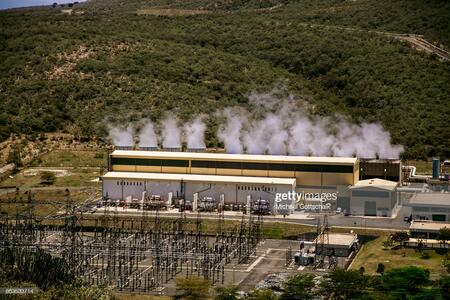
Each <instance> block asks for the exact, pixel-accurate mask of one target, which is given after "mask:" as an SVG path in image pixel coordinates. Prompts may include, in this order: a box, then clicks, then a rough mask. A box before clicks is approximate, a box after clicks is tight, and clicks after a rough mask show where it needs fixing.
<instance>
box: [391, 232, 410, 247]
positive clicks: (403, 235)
mask: <svg viewBox="0 0 450 300" xmlns="http://www.w3.org/2000/svg"><path fill="white" fill-rule="evenodd" d="M392 240H393V241H395V242H397V243H398V244H399V245H400V246H404V244H405V242H406V241H407V240H409V234H408V232H406V231H398V232H395V233H394V234H393V235H392Z"/></svg>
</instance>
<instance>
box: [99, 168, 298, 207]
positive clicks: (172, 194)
mask: <svg viewBox="0 0 450 300" xmlns="http://www.w3.org/2000/svg"><path fill="white" fill-rule="evenodd" d="M102 182H103V185H102V194H103V197H104V198H106V199H111V200H122V201H130V202H136V201H140V199H142V201H143V199H144V197H145V196H146V195H147V196H153V195H155V196H158V198H159V199H161V200H162V201H168V202H171V198H182V199H184V200H186V201H190V202H191V203H192V202H193V201H194V199H195V198H197V199H198V201H201V199H205V198H208V199H212V200H213V201H219V200H220V199H223V200H224V202H225V204H236V205H246V204H247V201H248V199H251V200H252V201H253V200H259V199H264V200H267V201H269V202H270V207H271V208H272V212H273V213H289V212H291V211H292V210H293V208H294V205H293V204H294V203H293V199H292V198H291V199H288V198H286V197H282V196H283V194H284V195H287V194H288V193H289V194H292V193H293V191H294V190H295V186H296V180H295V179H294V178H272V177H247V176H217V175H197V174H166V173H140V172H108V173H106V174H105V175H103V176H102ZM277 196H278V199H277ZM168 204H170V203H168Z"/></svg>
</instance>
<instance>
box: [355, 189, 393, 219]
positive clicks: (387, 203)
mask: <svg viewBox="0 0 450 300" xmlns="http://www.w3.org/2000/svg"><path fill="white" fill-rule="evenodd" d="M396 204H397V193H396V192H395V191H387V190H381V189H377V188H370V187H366V188H360V189H353V190H352V192H351V200H350V213H351V214H352V215H357V216H364V215H365V216H382V217H390V216H391V215H392V209H393V208H394V207H395V205H396Z"/></svg>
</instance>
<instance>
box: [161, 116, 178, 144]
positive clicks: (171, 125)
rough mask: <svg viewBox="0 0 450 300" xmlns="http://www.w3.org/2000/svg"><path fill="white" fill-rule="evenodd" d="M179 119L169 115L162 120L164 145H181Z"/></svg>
mask: <svg viewBox="0 0 450 300" xmlns="http://www.w3.org/2000/svg"><path fill="white" fill-rule="evenodd" d="M177 123H178V119H177V118H176V117H172V116H170V115H167V116H166V118H165V119H164V120H163V121H162V122H161V125H162V132H161V134H162V145H163V147H164V148H179V147H181V129H180V128H179V127H178V124H177Z"/></svg>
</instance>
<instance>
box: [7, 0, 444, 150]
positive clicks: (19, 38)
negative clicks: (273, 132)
mask: <svg viewBox="0 0 450 300" xmlns="http://www.w3.org/2000/svg"><path fill="white" fill-rule="evenodd" d="M280 2H282V3H287V4H285V5H284V6H281V8H279V9H276V10H273V11H270V12H267V11H266V12H261V11H255V10H254V9H255V8H261V7H270V6H273V5H276V4H278V3H280ZM391 2H392V1H387V0H386V1H371V0H370V1H369V0H363V1H356V2H349V1H345V2H343V1H330V0H321V1H315V2H311V1H303V0H299V1H216V2H214V3H215V4H216V5H212V3H213V1H206V0H201V1H187V2H186V1H183V2H181V1H162V0H158V1H151V2H148V1H140V0H134V1H127V2H126V3H125V2H121V1H118V0H112V1H103V0H96V1H92V2H91V3H89V4H87V5H86V6H79V7H78V8H75V11H77V10H78V11H83V12H84V14H80V15H76V14H75V15H72V16H64V15H62V14H61V13H60V11H59V10H58V9H56V10H52V9H42V10H30V11H25V12H0V25H1V26H0V28H1V29H0V40H4V41H5V43H0V44H2V45H3V46H0V58H1V60H2V61H3V63H1V64H0V71H1V72H0V80H1V81H0V83H1V87H2V91H4V93H2V94H1V95H0V100H2V101H0V120H1V121H0V136H1V135H3V136H5V135H7V134H9V132H18V131H22V132H32V131H40V130H44V131H53V130H58V129H63V128H65V129H68V130H69V131H71V132H74V131H75V132H82V133H83V134H84V135H92V134H98V133H100V134H101V133H102V132H101V130H100V129H101V128H100V127H101V126H99V124H98V123H99V122H101V121H103V120H105V118H106V116H112V117H114V118H115V119H119V121H125V119H130V118H131V119H132V120H137V119H140V118H142V117H150V118H153V119H158V118H159V117H160V115H161V113H162V112H164V111H167V110H172V111H175V112H177V113H179V114H180V115H181V116H182V118H184V119H188V118H189V117H190V116H191V115H192V114H193V113H208V114H210V113H211V112H213V111H215V110H216V109H220V108H222V107H226V106H230V105H243V106H246V105H247V103H246V99H245V94H246V93H248V92H250V91H252V90H267V89H270V88H271V87H272V86H273V85H274V84H275V83H277V82H280V81H282V82H283V83H284V84H285V85H286V86H287V87H288V89H289V90H290V91H292V92H294V93H295V94H297V95H302V96H303V97H304V98H307V99H309V101H310V102H312V103H313V104H314V108H315V111H314V112H315V113H318V114H330V113H332V112H336V111H337V112H340V113H343V114H345V115H348V116H350V117H352V118H353V119H354V120H355V121H362V120H368V121H381V122H382V123H383V124H384V125H385V127H386V128H387V129H388V130H389V131H390V132H391V133H392V135H393V138H394V140H395V141H396V142H400V143H402V144H404V145H405V146H406V147H407V152H406V153H405V155H406V156H407V157H425V156H431V155H435V154H437V153H439V154H441V155H447V156H450V153H449V151H450V150H449V149H450V130H448V124H447V123H448V120H447V117H446V116H448V114H449V113H450V106H448V105H447V104H448V100H449V99H450V87H449V85H448V83H447V82H448V78H449V77H450V64H448V63H442V62H439V61H437V60H436V59H435V58H433V57H431V56H429V55H425V54H423V53H419V52H416V51H415V50H412V49H410V47H409V46H408V45H405V44H403V43H400V42H397V41H393V40H390V39H388V38H386V37H383V36H379V35H376V34H367V33H365V32H353V33H351V34H349V32H348V31H345V30H340V29H333V28H327V27H313V28H311V27H308V26H305V23H314V24H317V23H322V24H327V25H345V26H351V27H356V28H363V29H377V30H389V31H395V32H414V33H422V34H425V35H426V37H429V38H430V39H432V40H434V41H440V42H442V43H447V40H448V31H446V30H445V29H446V28H447V25H448V21H447V19H445V18H443V17H442V16H445V15H448V14H447V13H446V12H448V11H449V7H448V4H446V3H445V2H442V1H437V0H436V1H432V2H431V3H427V6H426V7H423V5H422V4H420V3H419V2H418V1H414V3H412V1H396V2H395V3H391ZM151 7H158V8H167V7H171V8H189V9H203V8H206V9H210V10H213V11H214V13H212V14H207V15H197V16H195V15H194V16H184V17H174V18H169V17H158V16H138V15H136V11H137V10H138V9H142V8H143V9H145V8H151ZM226 11H230V12H231V13H229V12H226ZM400 12H401V13H400ZM400 16H401V18H400ZM430 16H434V18H431V20H430V21H427V22H418V21H417V20H418V19H426V20H429V17H430ZM446 22H447V23H446ZM425 23H426V24H425ZM68 122H70V123H73V124H75V126H71V127H70V128H67V123H68ZM210 123H211V124H209V125H210V126H209V127H210V132H208V135H207V136H208V138H209V143H210V144H211V145H214V144H215V143H216V141H215V139H214V138H213V137H212V135H213V133H214V131H215V129H216V125H217V124H215V121H214V120H211V121H210Z"/></svg>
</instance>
